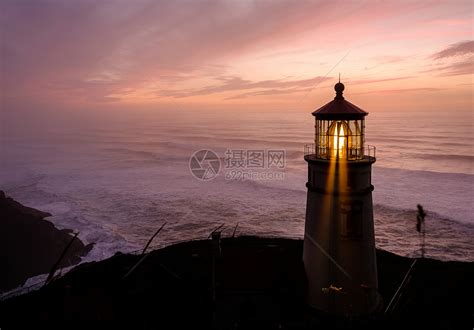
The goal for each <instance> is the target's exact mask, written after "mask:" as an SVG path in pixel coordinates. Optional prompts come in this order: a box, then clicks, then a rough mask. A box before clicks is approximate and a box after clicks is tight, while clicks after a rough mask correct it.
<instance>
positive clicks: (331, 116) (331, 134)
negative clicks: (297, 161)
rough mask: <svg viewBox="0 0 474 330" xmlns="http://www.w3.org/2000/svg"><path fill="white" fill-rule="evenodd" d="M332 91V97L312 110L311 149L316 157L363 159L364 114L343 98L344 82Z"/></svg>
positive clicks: (365, 114)
mask: <svg viewBox="0 0 474 330" xmlns="http://www.w3.org/2000/svg"><path fill="white" fill-rule="evenodd" d="M334 90H335V91H336V97H335V98H334V100H333V101H331V102H329V103H328V104H326V105H324V106H322V107H321V108H319V109H318V110H316V111H314V112H313V116H314V117H315V119H316V125H315V128H316V135H315V144H314V151H313V150H312V151H313V152H314V155H315V157H316V158H318V159H339V160H360V159H364V154H365V152H364V117H365V116H367V114H368V113H367V112H365V111H364V110H362V109H360V108H359V107H357V106H355V105H354V104H352V103H350V102H348V101H346V100H345V99H344V96H343V95H342V93H343V92H344V84H342V83H341V82H338V83H337V84H336V85H335V86H334Z"/></svg>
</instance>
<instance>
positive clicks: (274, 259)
mask: <svg viewBox="0 0 474 330" xmlns="http://www.w3.org/2000/svg"><path fill="white" fill-rule="evenodd" d="M302 246H303V244H302V241H300V240H290V239H279V238H259V237H239V238H226V239H223V240H222V241H221V252H222V253H221V256H220V257H218V258H217V259H216V260H215V283H216V286H215V302H216V303H215V304H214V303H213V290H212V283H213V281H212V274H213V271H212V269H213V257H212V256H213V251H214V250H213V247H212V241H211V240H203V241H194V242H186V243H180V244H177V245H173V246H169V247H166V248H164V249H161V250H156V251H153V252H150V253H149V254H148V256H147V257H146V258H145V259H144V260H142V262H141V263H140V264H139V265H138V266H137V267H136V268H135V270H134V271H133V272H131V273H130V274H129V275H128V276H127V277H126V278H124V276H125V274H127V273H128V272H129V271H130V269H131V268H132V267H133V266H134V265H135V264H136V263H137V262H138V261H139V260H140V256H136V255H124V254H117V255H116V256H114V257H112V258H109V259H107V260H104V261H101V262H95V263H88V264H82V265H80V266H78V267H76V268H75V269H74V270H72V271H71V272H69V273H68V274H66V275H65V276H64V277H62V278H60V279H58V280H56V281H55V282H53V283H51V284H50V285H48V286H47V287H44V288H43V289H41V290H39V291H35V292H31V293H29V294H27V295H23V296H19V297H14V298H10V299H8V300H6V301H3V302H0V326H1V325H2V323H4V324H12V322H15V323H16V324H18V323H17V322H18V320H24V319H25V318H28V320H44V321H47V322H48V323H53V324H54V323H59V324H68V325H69V326H70V325H71V324H73V323H71V322H70V321H75V322H77V321H79V320H112V321H114V322H118V323H120V324H121V325H124V324H133V328H134V329H136V328H147V329H159V328H170V326H172V327H173V328H177V327H178V326H183V325H187V326H188V328H190V327H192V328H193V329H194V328H200V329H201V328H202V329H212V328H219V329H236V328H239V329H248V328H255V329H303V328H332V327H339V328H367V327H370V328H374V329H380V328H381V327H382V326H383V327H386V326H393V327H394V328H398V327H399V326H401V325H402V323H403V324H404V323H406V324H410V325H417V326H419V327H420V328H425V327H429V328H444V329H451V328H458V327H459V326H461V325H464V326H468V328H470V326H471V325H472V324H471V322H472V312H473V295H472V293H473V284H472V279H473V278H474V264H473V263H461V262H441V261H435V260H420V261H419V262H418V264H417V265H416V266H415V269H414V272H413V277H412V279H411V281H410V282H409V283H408V285H407V287H406V290H405V291H404V293H403V295H402V297H401V299H400V302H399V304H398V305H397V307H396V309H395V310H394V311H393V312H392V313H391V314H390V315H383V314H380V315H374V316H371V317H370V318H361V319H355V320H348V319H343V318H332V317H328V316H325V315H322V314H320V313H318V312H317V311H314V310H311V309H310V308H309V307H308V306H307V305H306V303H305V287H306V278H305V274H304V270H303V265H302V261H301V256H302ZM377 258H378V260H377V261H378V267H379V291H380V293H381V295H382V296H383V298H384V300H385V302H386V303H387V302H388V301H389V300H390V298H391V297H392V295H393V293H394V292H395V291H396V289H397V287H398V285H399V284H400V282H401V281H402V279H403V277H404V276H405V272H406V271H407V269H408V268H409V267H410V264H411V262H412V260H411V259H408V258H404V257H400V256H396V255H394V254H391V253H388V252H384V251H377ZM64 321H67V322H66V323H64ZM74 324H75V323H74ZM5 329H6V327H5Z"/></svg>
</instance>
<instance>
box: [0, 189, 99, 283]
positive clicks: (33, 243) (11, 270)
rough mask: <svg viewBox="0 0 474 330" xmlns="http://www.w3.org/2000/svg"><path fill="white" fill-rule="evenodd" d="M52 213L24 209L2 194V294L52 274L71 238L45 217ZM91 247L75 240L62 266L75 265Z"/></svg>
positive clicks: (0, 193) (0, 224) (0, 197)
mask: <svg viewBox="0 0 474 330" xmlns="http://www.w3.org/2000/svg"><path fill="white" fill-rule="evenodd" d="M48 216H51V214H49V213H47V212H43V211H39V210H36V209H33V208H30V207H27V206H24V205H22V204H20V203H18V202H16V201H15V200H13V199H12V198H10V197H7V196H6V195H5V193H4V192H3V191H0V268H1V269H2V270H5V271H1V272H0V292H3V291H7V290H10V289H13V288H15V287H17V286H20V285H23V284H24V283H25V281H26V280H27V279H28V278H30V277H32V276H35V275H39V274H45V273H49V271H50V270H51V267H52V266H53V265H54V264H55V263H56V262H57V260H58V259H59V257H60V255H61V253H62V252H63V250H64V248H65V247H66V246H67V244H68V243H69V242H70V240H71V239H72V237H73V236H72V235H71V234H70V232H71V231H67V230H59V229H57V228H56V227H54V225H53V224H52V223H51V222H49V221H47V220H45V219H44V218H46V217H48ZM91 248H92V244H89V245H87V246H85V245H84V244H83V243H82V242H81V241H80V240H79V239H76V240H75V241H74V242H73V243H72V245H71V247H70V248H69V250H68V252H67V253H66V255H65V257H64V259H63V261H62V262H61V264H60V267H66V266H71V265H75V264H77V263H78V262H80V261H81V256H84V255H86V254H87V253H88V252H89V251H90V250H91Z"/></svg>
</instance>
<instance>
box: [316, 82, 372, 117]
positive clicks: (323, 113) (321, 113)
mask: <svg viewBox="0 0 474 330" xmlns="http://www.w3.org/2000/svg"><path fill="white" fill-rule="evenodd" d="M334 90H335V91H336V97H335V98H334V100H332V101H331V102H329V103H328V104H326V105H323V106H322V107H321V108H319V109H318V110H316V111H314V112H313V116H315V117H316V119H322V120H357V119H364V117H365V116H367V115H368V113H367V112H365V111H364V110H362V109H361V108H359V107H358V106H356V105H354V104H352V103H351V102H349V101H346V100H345V99H344V96H342V92H343V91H344V84H343V83H341V82H338V83H337V84H336V85H334Z"/></svg>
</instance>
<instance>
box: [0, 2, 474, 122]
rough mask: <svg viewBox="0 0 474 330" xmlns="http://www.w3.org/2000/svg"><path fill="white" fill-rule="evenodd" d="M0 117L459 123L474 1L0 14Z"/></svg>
mask: <svg viewBox="0 0 474 330" xmlns="http://www.w3.org/2000/svg"><path fill="white" fill-rule="evenodd" d="M0 6H1V8H0V9H1V10H0V23H1V48H2V49H1V79H0V87H1V89H2V96H1V97H2V113H3V114H8V113H9V114H13V113H16V114H24V113H32V112H34V113H42V112H43V113H45V114H48V115H49V114H51V113H53V114H54V113H59V112H74V111H76V112H77V111H95V110H97V109H107V111H114V110H117V111H119V110H120V111H134V110H140V109H145V110H147V111H153V110H160V109H184V108H185V109H193V110H194V109H195V110H196V111H199V110H203V109H205V110H209V109H210V110H219V109H230V110H245V109H249V110H252V111H255V110H266V109H276V110H288V111H293V110H302V111H309V110H312V109H315V108H318V107H319V106H321V105H323V104H324V103H326V102H328V101H330V100H331V99H332V98H333V96H334V91H333V85H334V84H335V83H336V82H337V79H338V75H339V73H340V74H341V81H342V82H343V83H344V84H345V85H346V90H345V96H346V98H347V99H348V100H350V101H351V102H353V103H355V104H357V105H359V106H361V107H362V108H364V109H370V110H373V109H377V111H412V110H426V111H448V110H449V111H450V110H463V111H465V110H471V109H472V104H473V103H472V101H473V99H472V98H473V81H472V73H473V69H474V64H473V63H474V62H473V59H474V41H473V39H474V37H473V2H472V1H406V0H398V1H303V0H300V1H246V0H231V1H225V0H224V1H202V0H195V1H192V0H186V1H184V0H177V1H155V0H154V1H145V0H135V1H121V0H108V1H91V0H88V1H84V0H77V1H60V0H54V1H46V0H34V1H32V0H30V1H28V0H15V1H12V0H3V1H1V4H0Z"/></svg>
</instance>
